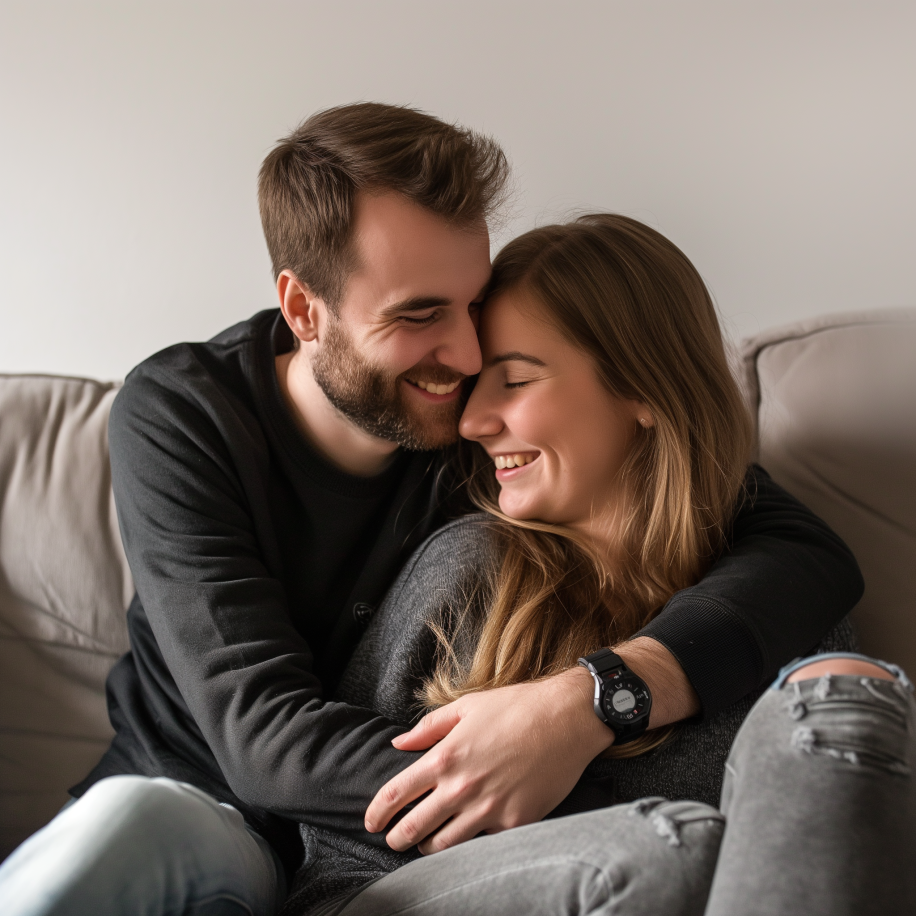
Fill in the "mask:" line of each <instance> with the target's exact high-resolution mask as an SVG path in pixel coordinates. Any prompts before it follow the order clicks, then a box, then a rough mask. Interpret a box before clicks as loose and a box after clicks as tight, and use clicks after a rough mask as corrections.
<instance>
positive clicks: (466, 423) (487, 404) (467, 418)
mask: <svg viewBox="0 0 916 916" xmlns="http://www.w3.org/2000/svg"><path fill="white" fill-rule="evenodd" d="M486 389H487V386H486V382H485V379H484V377H483V376H481V377H480V378H479V379H478V380H477V384H476V386H475V387H474V390H473V391H472V392H471V397H470V398H469V399H468V402H467V404H466V406H465V408H464V413H463V414H462V415H461V420H460V422H459V423H458V432H460V433H461V435H462V436H464V438H465V439H472V440H473V441H475V442H478V441H480V440H481V439H486V438H487V437H488V436H497V435H499V433H501V432H502V431H503V429H504V428H505V423H504V422H503V419H502V417H501V416H500V415H499V411H498V410H497V409H496V404H495V403H494V402H493V399H492V398H490V397H488V396H487V390H486Z"/></svg>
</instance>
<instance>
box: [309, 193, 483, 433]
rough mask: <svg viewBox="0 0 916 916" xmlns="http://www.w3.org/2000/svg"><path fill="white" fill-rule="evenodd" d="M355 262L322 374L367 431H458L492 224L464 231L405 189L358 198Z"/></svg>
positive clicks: (475, 352) (318, 370)
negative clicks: (406, 195)
mask: <svg viewBox="0 0 916 916" xmlns="http://www.w3.org/2000/svg"><path fill="white" fill-rule="evenodd" d="M354 215H355V219H354V243H355V246H356V252H357V255H358V267H357V268H356V270H355V271H353V273H351V274H350V276H349V278H348V279H347V283H346V286H345V288H344V293H343V296H342V298H341V302H340V305H339V309H338V315H334V314H332V313H330V312H329V313H328V314H327V320H326V322H325V324H324V328H323V333H322V334H321V335H320V337H319V340H318V341H317V343H318V346H317V347H316V350H315V352H314V353H313V355H312V360H311V366H312V374H313V376H314V378H315V381H316V382H317V383H318V385H319V386H320V387H321V389H322V390H323V391H324V393H325V395H326V396H327V398H328V400H329V401H330V402H331V403H332V404H333V405H334V406H335V407H336V408H337V409H338V410H339V411H340V412H341V413H342V414H344V416H346V417H347V418H349V419H350V420H351V421H352V422H353V423H355V424H356V425H357V426H359V427H360V428H361V429H363V430H365V431H366V432H368V433H370V434H372V435H373V436H377V437H379V438H382V439H386V440H389V441H391V442H396V443H397V444H398V445H401V446H403V447H404V448H409V449H418V450H422V449H435V448H441V447H442V446H444V445H448V444H449V443H451V442H454V441H455V440H456V439H457V438H458V418H459V416H460V415H461V408H462V405H463V403H464V400H465V398H464V387H465V382H464V380H465V379H466V378H467V377H468V376H471V375H476V374H477V373H478V372H479V371H480V366H481V362H480V346H479V345H478V343H477V310H478V307H479V303H480V299H481V293H482V291H483V288H484V286H485V285H486V283H487V280H488V279H489V276H490V240H489V235H488V233H487V228H486V224H485V223H484V222H483V221H481V222H480V224H479V225H478V226H476V227H474V228H473V229H466V228H465V229H457V228H455V227H453V226H450V225H449V224H448V223H447V222H445V220H443V219H442V218H440V217H438V216H435V215H433V214H431V213H429V212H428V211H426V210H423V209H422V208H420V207H418V206H417V205H416V204H413V203H411V202H410V201H408V200H407V199H406V198H404V197H403V196H401V195H399V194H393V193H388V194H377V195H368V194H362V195H360V196H359V197H358V198H357V202H356V210H355V214H354Z"/></svg>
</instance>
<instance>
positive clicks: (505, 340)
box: [459, 290, 651, 535]
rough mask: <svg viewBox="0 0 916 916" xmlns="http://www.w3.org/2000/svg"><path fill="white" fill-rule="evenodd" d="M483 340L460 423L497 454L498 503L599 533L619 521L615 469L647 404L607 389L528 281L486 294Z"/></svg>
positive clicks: (521, 514)
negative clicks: (525, 286) (524, 286)
mask: <svg viewBox="0 0 916 916" xmlns="http://www.w3.org/2000/svg"><path fill="white" fill-rule="evenodd" d="M480 343H481V349H482V351H483V370H482V372H481V373H480V377H479V379H478V381H477V385H476V387H475V388H474V391H473V393H472V394H471V398H470V400H469V401H468V404H467V407H466V408H465V410H464V414H463V415H462V417H461V424H460V427H459V428H460V431H461V435H462V436H464V437H465V438H467V439H472V440H474V441H475V442H479V443H480V444H481V445H482V446H483V447H484V449H485V450H486V452H487V454H488V455H489V456H490V458H492V459H493V460H494V465H493V471H494V473H495V474H496V479H497V480H498V481H499V484H500V487H501V490H500V494H499V506H500V509H502V511H503V512H505V513H506V515H508V516H510V517H511V518H517V519H539V520H541V521H544V522H552V523H555V524H563V525H567V526H569V527H572V528H576V529H579V530H583V531H585V532H587V533H591V534H594V535H597V534H598V533H599V532H600V531H601V530H602V529H603V528H604V527H605V526H607V525H608V524H610V523H611V522H612V521H613V518H614V510H615V508H616V506H617V498H618V492H617V477H618V472H619V471H620V468H621V466H622V465H623V463H624V461H625V460H626V457H627V454H628V452H629V449H630V445H631V443H632V440H633V437H634V435H635V434H636V430H637V428H638V423H639V421H640V418H642V419H643V420H645V421H646V422H647V423H651V416H650V414H649V411H648V409H647V408H646V407H645V405H643V404H641V403H640V402H639V401H630V400H623V399H621V398H618V397H615V396H614V395H612V394H611V393H610V392H608V390H607V389H606V388H605V387H604V385H603V384H602V383H601V381H600V379H599V378H598V374H597V372H596V371H595V368H594V364H593V362H592V360H591V358H590V357H589V356H587V355H586V354H585V353H583V352H582V351H581V350H579V349H577V348H576V347H574V346H573V345H572V344H570V343H569V342H568V341H567V340H566V338H565V337H563V335H562V334H560V333H559V332H558V331H557V330H556V328H555V327H554V326H553V325H552V324H551V323H550V321H549V319H548V318H547V315H546V312H545V310H544V308H543V306H541V305H540V303H538V302H537V300H535V299H534V298H533V297H532V296H531V295H530V294H527V293H525V292H523V291H513V290H509V291H507V292H505V293H502V294H500V295H498V296H497V297H495V298H494V299H492V300H488V301H487V303H486V306H485V307H484V309H483V314H482V316H481V325H480ZM509 465H513V466H509Z"/></svg>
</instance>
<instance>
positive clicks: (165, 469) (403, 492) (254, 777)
mask: <svg viewBox="0 0 916 916" xmlns="http://www.w3.org/2000/svg"><path fill="white" fill-rule="evenodd" d="M291 346H292V338H291V335H290V332H289V330H288V329H287V327H286V325H285V323H284V322H283V319H282V317H281V316H280V315H279V313H278V312H277V311H270V312H261V313H259V314H257V315H255V316H254V317H253V318H252V319H251V320H249V321H246V322H242V323H241V324H238V325H236V326H235V327H233V328H230V329H229V330H228V331H225V332H224V333H222V334H220V335H219V336H218V337H216V338H214V339H213V340H212V341H210V342H208V343H204V344H181V345H178V346H175V347H171V348H169V349H167V350H164V351H162V352H161V353H159V354H157V355H155V356H153V357H151V358H150V359H148V360H147V361H146V362H144V363H142V364H141V365H140V366H138V367H137V368H136V369H135V370H134V371H133V372H132V373H131V374H130V375H129V376H128V378H127V380H126V382H125V385H124V387H123V389H122V391H121V392H120V394H119V395H118V397H117V398H116V400H115V403H114V406H113V409H112V413H111V420H110V424H109V437H110V445H111V464H112V481H113V486H114V491H115V499H116V503H117V507H118V516H119V520H120V524H121V533H122V538H123V541H124V547H125V550H126V552H127V557H128V560H129V562H130V566H131V570H132V572H133V575H134V579H135V582H136V587H137V594H136V596H135V598H134V600H133V602H132V604H131V606H130V608H129V610H128V629H129V634H130V641H131V651H130V652H129V653H128V654H127V655H126V656H125V657H124V658H122V659H121V660H120V661H119V662H118V664H117V665H116V666H115V668H114V669H113V671H112V673H111V675H110V677H109V680H108V688H107V689H108V703H109V710H110V715H111V720H112V724H113V725H114V727H115V732H116V735H115V738H114V740H113V742H112V745H111V748H110V749H109V751H108V752H107V753H106V754H105V756H104V757H103V758H102V760H101V762H100V763H99V764H98V766H97V767H96V768H95V769H94V770H93V771H92V773H91V774H90V775H89V776H88V777H87V779H86V780H84V781H83V782H82V783H80V784H79V785H78V786H76V787H74V789H73V790H71V791H72V794H74V795H76V796H79V795H81V794H82V793H83V792H85V791H86V790H87V789H88V788H89V786H91V785H92V784H93V783H94V782H96V781H97V780H99V779H102V778H104V777H106V776H111V775H116V774H120V773H138V774H142V775H149V776H159V775H161V776H170V777H172V778H175V779H180V780H183V781H186V782H190V783H192V784H194V785H197V786H199V787H200V788H201V789H203V790H205V791H207V792H209V793H211V794H212V795H214V796H215V797H217V798H218V799H220V800H222V801H226V802H228V803H230V804H232V805H234V806H236V807H237V808H238V809H239V810H240V811H242V813H243V814H244V815H245V817H246V819H247V820H248V822H249V823H251V824H252V825H253V826H254V827H255V829H257V830H259V831H260V832H261V833H262V834H263V835H264V836H265V837H266V838H267V839H268V840H269V841H270V842H271V843H272V844H273V846H274V847H275V848H276V849H277V851H278V852H279V853H280V855H281V858H283V859H284V861H285V862H286V864H287V865H288V866H290V867H292V866H294V865H295V860H296V855H297V852H298V843H299V840H298V832H297V830H296V829H295V828H296V825H295V822H297V821H304V822H308V823H311V824H313V825H315V826H318V827H325V828H329V829H332V830H337V831H339V832H343V833H345V834H349V835H352V836H354V837H358V838H360V839H363V840H365V841H367V842H370V843H374V844H376V845H383V844H384V837H383V835H380V834H376V835H372V834H368V833H366V831H365V829H364V827H363V816H364V813H365V810H366V807H367V806H368V803H369V801H370V800H371V799H372V797H373V796H374V795H375V793H376V792H377V790H378V789H379V788H380V787H381V786H382V785H383V784H384V783H385V782H386V781H388V780H389V779H390V778H391V777H393V776H394V775H395V774H396V773H398V772H400V771H401V770H403V769H404V768H405V767H406V766H408V765H409V764H410V763H412V762H413V761H414V760H415V759H417V757H418V756H419V755H417V754H406V753H404V752H400V751H396V750H394V748H392V747H391V744H390V742H391V739H392V738H393V737H394V736H395V734H397V733H398V732H399V731H400V730H401V729H400V728H399V727H398V726H395V725H394V724H393V723H391V722H389V721H387V720H386V719H384V718H382V717H380V716H378V715H376V714H374V713H373V712H371V711H370V710H367V709H362V708H358V707H354V706H349V705H345V704H342V703H337V702H332V701H328V700H326V699H325V697H328V696H330V695H331V693H332V691H333V688H334V686H335V684H336V681H337V679H338V678H339V676H340V674H341V672H342V671H343V669H344V666H345V664H346V661H347V659H348V658H349V656H350V654H351V652H352V650H353V648H354V646H355V645H356V643H357V641H358V639H359V636H360V633H361V623H360V619H361V614H362V612H363V606H369V607H373V606H375V605H377V604H378V603H379V601H380V600H381V598H382V596H383V595H384V593H385V590H386V589H387V587H388V586H389V585H390V584H391V582H392V581H393V580H394V578H395V577H396V575H397V572H398V570H399V569H400V567H401V566H402V565H403V563H404V562H405V561H406V559H407V557H408V556H409V555H410V553H411V552H412V551H413V550H414V549H415V547H416V546H418V545H419V544H420V543H421V542H422V541H423V540H424V538H425V537H426V536H427V535H428V534H429V533H430V532H431V531H432V530H433V529H434V528H435V527H437V526H438V525H439V524H441V522H442V521H443V515H442V513H441V511H440V508H439V503H438V494H437V479H438V475H437V470H438V463H439V458H438V456H437V455H436V454H435V453H407V452H404V453H400V454H399V455H398V457H397V458H396V459H395V461H394V463H393V464H392V465H391V466H390V467H389V468H388V469H387V470H385V471H384V472H383V473H382V474H380V475H378V476H376V477H372V478H361V477H356V476H352V475H349V474H346V473H344V472H342V471H341V470H339V469H338V468H336V467H334V466H333V465H331V464H329V463H328V462H327V461H326V460H324V459H323V458H322V457H321V456H320V455H318V454H317V453H316V452H315V451H314V449H312V448H311V447H310V446H309V444H308V443H307V442H306V440H305V439H304V438H303V436H302V435H301V434H300V433H299V431H298V429H297V427H296V425H295V422H294V420H293V418H292V415H291V414H290V412H289V410H288V408H287V407H286V405H285V403H284V400H283V397H282V395H281V392H280V389H279V385H278V382H277V377H276V371H275V362H274V360H275V357H276V356H277V355H278V354H280V353H282V352H284V351H287V350H289V349H290V348H291ZM752 489H756V497H755V498H754V499H753V500H748V501H747V502H746V504H745V505H744V506H743V508H741V510H740V511H739V512H738V514H737V516H736V520H735V524H734V530H733V538H732V541H733V546H732V549H731V551H730V552H729V553H727V554H726V555H725V556H723V557H722V558H721V559H720V560H719V561H718V562H717V563H716V564H715V566H714V567H713V568H712V570H711V572H710V574H709V575H708V576H707V577H706V578H705V579H704V580H703V581H702V582H700V583H698V584H697V585H696V586H694V587H692V588H689V589H686V590H684V591H683V592H680V593H679V594H678V595H676V596H675V597H674V598H672V600H671V601H670V602H669V603H668V605H667V606H666V607H665V609H664V610H663V611H662V613H661V614H660V615H659V616H658V617H657V618H656V619H655V620H654V621H653V622H652V623H651V624H650V625H649V626H648V627H647V628H646V630H644V631H643V632H644V634H645V635H651V636H652V637H654V638H655V639H657V640H659V641H660V642H662V643H663V644H664V645H666V646H667V647H668V648H669V649H670V650H671V651H672V652H673V653H674V655H675V656H676V657H677V658H678V660H679V661H680V662H681V664H682V665H683V666H684V669H685V671H686V673H687V675H688V677H689V678H690V679H691V681H692V683H693V684H694V685H695V687H696V689H697V692H698V693H699V695H700V699H701V701H702V703H703V706H704V710H706V711H711V710H715V709H718V708H721V707H723V706H726V705H728V704H729V703H731V702H733V701H734V700H736V699H738V698H740V697H741V696H743V695H745V694H746V693H747V692H748V691H749V690H751V689H753V688H754V687H755V686H757V685H759V684H760V683H761V682H762V680H763V679H764V678H766V677H767V676H768V675H769V674H770V673H771V672H772V671H773V670H774V668H775V667H778V665H779V664H780V663H782V662H784V661H786V660H788V659H789V658H791V657H793V656H794V655H797V654H799V653H801V652H803V651H805V650H806V649H808V648H810V647H811V646H813V645H814V644H815V643H816V642H817V641H818V639H819V638H820V637H821V636H822V635H823V634H824V633H825V632H826V631H827V630H828V629H829V628H830V627H831V626H833V625H834V624H835V623H836V622H837V621H838V620H840V619H841V618H842V617H843V616H844V615H845V614H846V613H847V612H848V611H849V609H850V608H851V607H852V605H853V604H855V602H856V601H857V600H858V598H859V597H860V595H861V591H862V580H861V577H860V575H859V571H858V568H857V566H856V563H855V560H854V559H853V558H852V555H851V554H850V553H849V550H848V548H846V546H845V545H844V544H843V543H842V541H841V540H840V539H839V538H837V537H836V535H834V534H833V533H832V532H831V531H830V530H829V528H827V526H826V525H825V524H824V523H823V522H821V521H820V520H819V519H817V518H816V517H815V516H814V515H813V514H812V513H810V512H809V511H808V510H806V509H805V508H804V507H802V506H801V505H800V504H799V503H797V502H796V501H795V500H794V499H793V498H792V497H790V496H789V495H788V494H786V493H785V492H784V491H782V490H781V489H780V488H778V487H777V486H776V485H775V484H774V483H773V482H772V481H771V480H770V479H769V478H768V477H767V476H766V475H765V474H763V473H762V472H757V473H755V474H754V475H753V482H752Z"/></svg>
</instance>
